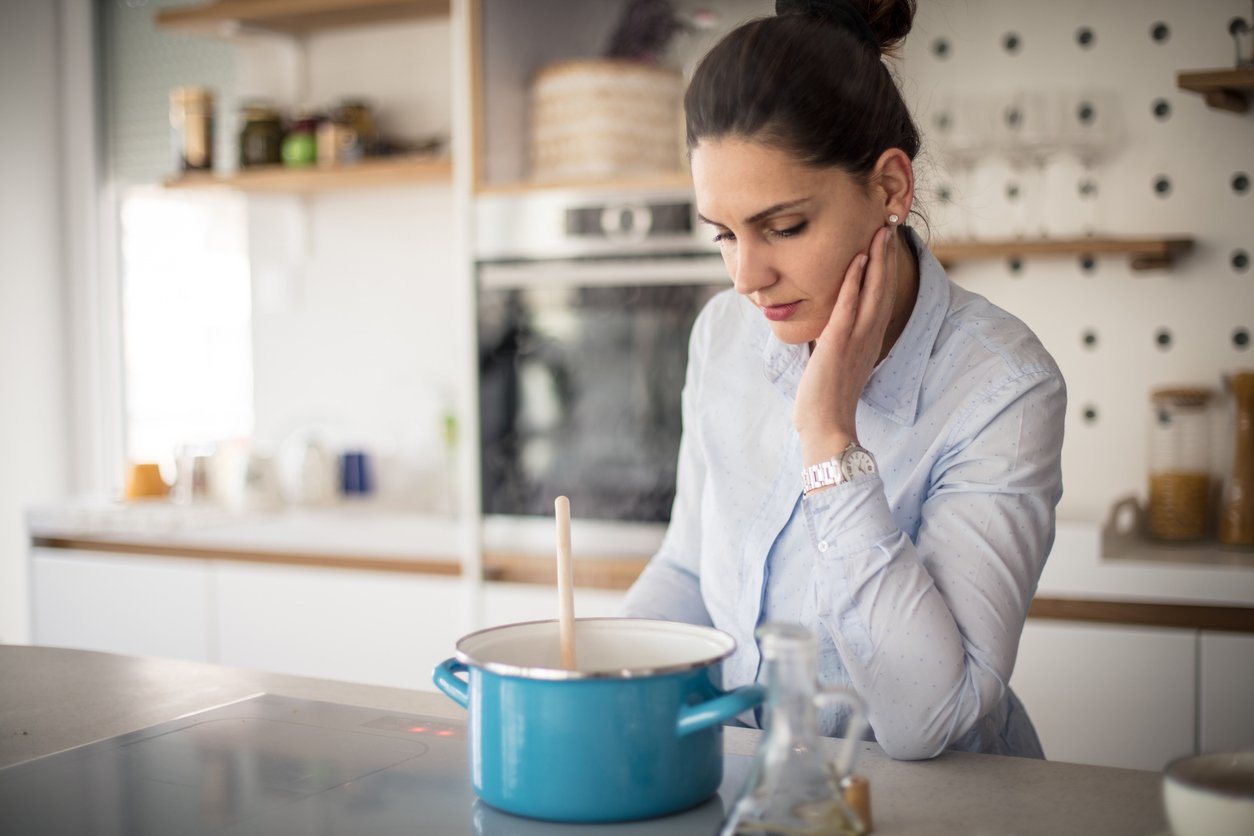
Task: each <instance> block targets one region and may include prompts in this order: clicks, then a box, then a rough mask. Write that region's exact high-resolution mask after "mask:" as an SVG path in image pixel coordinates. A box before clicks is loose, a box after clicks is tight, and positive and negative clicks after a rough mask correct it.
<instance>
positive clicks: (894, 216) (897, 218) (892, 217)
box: [888, 214, 901, 224]
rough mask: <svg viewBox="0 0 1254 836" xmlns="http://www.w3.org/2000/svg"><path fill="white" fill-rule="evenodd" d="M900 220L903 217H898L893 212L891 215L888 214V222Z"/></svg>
mask: <svg viewBox="0 0 1254 836" xmlns="http://www.w3.org/2000/svg"><path fill="white" fill-rule="evenodd" d="M899 220H901V218H899V217H897V215H896V214H892V215H889V216H888V222H889V223H890V224H895V223H897V222H898V221H899Z"/></svg>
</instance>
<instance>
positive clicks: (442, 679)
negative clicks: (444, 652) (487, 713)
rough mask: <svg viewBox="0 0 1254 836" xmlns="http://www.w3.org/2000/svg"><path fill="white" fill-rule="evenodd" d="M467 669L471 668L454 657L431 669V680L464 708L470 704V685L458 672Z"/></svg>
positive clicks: (463, 671)
mask: <svg viewBox="0 0 1254 836" xmlns="http://www.w3.org/2000/svg"><path fill="white" fill-rule="evenodd" d="M467 670H469V668H467V667H466V665H465V664H463V663H462V662H459V661H457V659H456V658H452V659H445V660H444V661H443V662H441V663H440V664H438V665H436V666H435V670H433V671H431V681H432V682H434V683H435V684H436V687H437V688H439V689H440V690H441V691H443V692H444V695H445V696H447V697H448V698H449V699H451V700H452V701H453V702H455V703H457V704H458V705H460V706H461V707H462V708H467V707H468V706H469V705H470V686H469V685H467V684H466V680H464V679H462V678H461V677H460V676H457V674H459V673H465V672H466V671H467Z"/></svg>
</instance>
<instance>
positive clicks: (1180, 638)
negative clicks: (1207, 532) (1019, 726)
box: [1011, 620, 1197, 770]
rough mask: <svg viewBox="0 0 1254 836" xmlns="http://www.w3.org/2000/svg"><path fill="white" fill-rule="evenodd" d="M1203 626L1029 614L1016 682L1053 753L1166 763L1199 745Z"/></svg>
mask: <svg viewBox="0 0 1254 836" xmlns="http://www.w3.org/2000/svg"><path fill="white" fill-rule="evenodd" d="M1196 665H1197V633H1196V631H1192V630H1169V629H1158V628H1147V627H1123V626H1099V625H1088V624H1077V623H1067V622H1054V621H1041V620H1030V621H1028V624H1027V627H1026V628H1025V629H1024V631H1023V638H1022V641H1021V642H1020V644H1019V658H1018V663H1017V665H1016V667H1015V672H1014V676H1013V677H1012V678H1011V687H1013V688H1014V690H1015V692H1016V693H1017V694H1018V695H1019V697H1020V699H1021V700H1022V701H1023V704H1024V706H1025V707H1026V708H1027V710H1028V714H1029V716H1031V718H1032V722H1033V723H1034V724H1035V725H1036V730H1037V733H1038V734H1039V735H1040V737H1041V743H1042V744H1043V745H1044V747H1045V756H1046V757H1047V758H1049V759H1050V760H1060V761H1071V762H1075V763H1089V764H1098V765H1102V766H1122V767H1129V768H1134V769H1151V770H1160V769H1162V768H1163V766H1164V765H1165V764H1166V763H1167V762H1168V761H1169V760H1171V759H1172V758H1175V757H1178V756H1180V755H1185V754H1190V753H1192V752H1193V751H1194V748H1195V736H1194V723H1195V718H1196V716H1197V715H1196V711H1197V701H1196V696H1195V694H1196V691H1195V688H1196V682H1197V677H1196Z"/></svg>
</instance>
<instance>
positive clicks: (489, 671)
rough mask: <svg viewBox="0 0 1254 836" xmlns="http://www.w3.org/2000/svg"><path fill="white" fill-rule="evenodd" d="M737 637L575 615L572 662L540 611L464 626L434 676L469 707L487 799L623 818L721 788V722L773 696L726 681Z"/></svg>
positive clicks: (693, 800)
mask: <svg viewBox="0 0 1254 836" xmlns="http://www.w3.org/2000/svg"><path fill="white" fill-rule="evenodd" d="M735 647H736V643H735V640H733V639H732V638H731V637H730V636H728V635H727V634H726V633H722V632H720V631H718V630H715V629H712V628H709V627H700V626H696V625H692V624H680V623H675V622H668V621H650V620H644V619H628V618H590V619H577V620H576V622H575V648H576V654H577V664H576V668H575V670H564V669H563V668H562V666H561V663H560V655H559V648H560V645H559V640H558V623H557V622H556V621H537V622H529V623H525V624H510V625H507V626H504V627H493V628H491V629H488V630H481V631H479V632H477V633H471V634H470V635H468V636H465V637H463V638H462V639H461V640H460V641H459V642H458V643H457V656H456V657H454V658H452V659H447V660H445V661H444V662H442V663H441V664H439V665H437V666H436V668H435V671H434V674H433V679H434V681H435V684H436V685H437V686H439V688H440V690H441V691H443V692H444V693H445V694H447V695H448V696H449V697H450V698H452V700H453V701H454V702H456V703H457V704H459V705H461V706H462V707H463V708H466V709H467V710H468V711H469V714H470V716H469V734H468V738H469V745H470V775H471V782H472V784H473V785H474V788H475V792H476V793H478V794H479V797H480V798H482V799H483V800H484V801H486V802H487V803H489V804H491V805H493V806H494V807H498V808H500V809H502V810H505V811H507V812H510V813H515V814H517V815H520V816H529V817H532V818H537V819H547V820H552V821H570V822H610V821H628V820H633V819H643V818H651V817H653V816H662V815H667V814H669V813H674V812H677V811H679V810H684V809H687V808H688V807H692V806H694V805H696V804H700V803H701V802H702V801H704V800H706V799H707V798H709V797H710V796H711V795H713V794H714V793H715V792H716V791H717V790H718V787H719V784H720V783H721V782H722V780H723V731H722V724H723V722H724V721H726V720H729V719H731V718H732V717H734V716H736V715H737V714H740V713H741V712H743V711H748V710H749V709H752V708H754V707H755V706H757V705H759V704H760V703H761V702H762V700H763V698H764V697H765V694H766V692H765V690H764V689H763V688H762V687H761V686H759V685H748V686H745V687H743V688H737V689H736V690H734V691H730V692H724V691H723V690H722V687H721V685H722V660H723V659H725V658H726V657H727V656H728V655H730V654H731V652H732V651H733V650H734V649H735ZM463 672H465V673H468V679H462V678H461V677H460V676H458V674H459V673H463Z"/></svg>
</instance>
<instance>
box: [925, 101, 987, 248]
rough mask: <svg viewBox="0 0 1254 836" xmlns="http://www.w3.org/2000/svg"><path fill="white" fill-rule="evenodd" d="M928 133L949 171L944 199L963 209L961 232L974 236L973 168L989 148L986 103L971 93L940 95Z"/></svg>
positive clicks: (971, 237)
mask: <svg viewBox="0 0 1254 836" xmlns="http://www.w3.org/2000/svg"><path fill="white" fill-rule="evenodd" d="M931 136H932V138H933V140H934V141H935V143H936V147H937V150H938V151H939V152H940V156H941V159H942V161H943V163H944V166H945V169H946V171H947V172H948V174H949V179H950V185H949V193H948V197H947V201H948V202H949V203H951V204H952V205H954V206H955V207H957V208H958V209H960V211H961V212H962V216H963V229H962V233H963V235H964V236H965V237H966V238H968V239H974V238H975V237H976V234H975V217H974V206H973V200H972V199H973V197H974V191H975V189H974V184H975V170H976V167H977V166H978V165H979V164H980V162H981V161H983V160H984V159H986V158H987V156H988V154H989V152H990V151H991V150H992V141H991V137H992V133H991V129H990V125H989V114H988V107H987V103H986V102H985V101H984V100H982V99H980V98H977V97H974V96H945V97H941V98H939V99H938V100H937V102H936V106H935V107H934V108H933V110H932V115H931Z"/></svg>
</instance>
